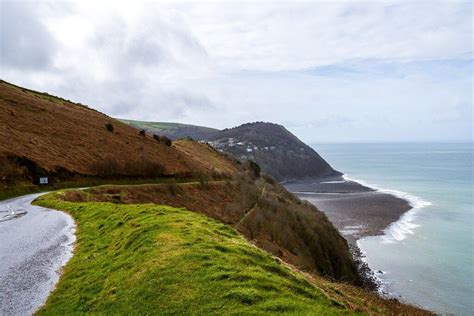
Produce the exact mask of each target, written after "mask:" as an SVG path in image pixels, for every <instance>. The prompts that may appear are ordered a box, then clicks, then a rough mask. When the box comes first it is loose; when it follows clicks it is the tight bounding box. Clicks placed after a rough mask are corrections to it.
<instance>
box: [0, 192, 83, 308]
mask: <svg viewBox="0 0 474 316" xmlns="http://www.w3.org/2000/svg"><path fill="white" fill-rule="evenodd" d="M41 194H42V193H40V194H30V195H25V196H22V197H18V198H14V199H10V200H6V201H2V202H0V315H2V316H6V315H31V314H33V313H34V311H35V310H37V309H38V308H39V307H40V306H41V305H42V304H43V303H44V302H45V301H46V298H47V297H48V295H49V293H50V292H51V291H52V290H53V288H54V286H55V284H56V283H57V281H58V280H59V275H60V274H59V273H60V269H61V267H63V266H64V265H65V264H66V262H67V261H68V260H69V259H70V258H71V257H72V250H73V243H74V241H75V235H74V231H75V224H74V221H73V219H72V218H71V217H70V216H69V215H67V214H65V213H63V212H59V211H55V210H50V209H47V208H43V207H39V206H33V205H31V202H32V201H33V200H34V199H35V198H36V197H38V196H40V195H41Z"/></svg>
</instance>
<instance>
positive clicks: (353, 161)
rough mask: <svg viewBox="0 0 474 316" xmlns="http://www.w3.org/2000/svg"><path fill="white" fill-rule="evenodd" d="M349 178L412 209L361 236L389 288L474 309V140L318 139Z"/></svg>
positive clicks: (433, 305) (405, 297)
mask: <svg viewBox="0 0 474 316" xmlns="http://www.w3.org/2000/svg"><path fill="white" fill-rule="evenodd" d="M312 147H313V148H314V149H315V150H316V151H317V152H318V153H319V154H320V155H321V156H322V157H323V158H324V159H326V161H328V162H329V163H330V164H331V166H333V167H334V168H335V169H337V170H339V171H341V172H343V173H344V174H345V177H346V179H350V180H354V181H357V182H359V183H361V184H363V185H367V186H369V187H372V188H374V189H378V190H380V191H384V192H386V193H391V194H393V195H396V196H398V197H401V198H404V199H406V200H408V201H409V202H410V204H411V205H412V207H413V208H412V209H411V210H409V211H408V212H406V213H405V214H404V215H402V217H401V218H400V219H399V220H398V221H397V222H395V223H393V224H392V225H390V226H389V227H387V228H386V229H385V232H384V235H382V236H370V237H366V238H363V239H360V240H359V241H358V245H359V247H360V249H361V250H362V252H363V254H364V255H365V258H364V260H366V262H367V263H368V265H369V266H370V267H371V268H372V270H373V271H375V272H376V275H377V277H378V278H379V280H380V281H381V283H382V286H381V289H380V291H381V293H385V295H387V296H389V297H393V298H397V299H399V300H401V301H403V302H406V303H410V304H413V305H416V306H419V307H422V308H425V309H428V310H430V311H434V312H436V313H439V314H443V315H450V314H455V315H474V304H473V302H474V282H473V278H474V277H473V276H474V264H473V263H474V262H473V261H474V252H473V251H474V250H473V240H474V233H473V225H474V216H473V144H472V143H456V144H454V143H406V144H402V143H392V144H315V145H313V146H312Z"/></svg>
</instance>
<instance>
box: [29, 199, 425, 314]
mask: <svg viewBox="0 0 474 316" xmlns="http://www.w3.org/2000/svg"><path fill="white" fill-rule="evenodd" d="M76 193H77V192H76ZM69 194H74V192H69ZM61 195H62V193H53V194H50V195H47V196H43V197H41V198H40V199H39V200H38V201H37V202H36V203H37V204H39V205H42V206H45V207H50V208H56V209H60V210H65V211H67V212H68V213H69V214H71V215H72V216H73V217H74V218H75V220H76V222H77V223H78V232H77V235H78V236H77V244H76V248H75V255H74V257H73V258H72V259H71V261H70V262H69V263H68V264H67V265H66V267H65V269H64V274H63V277H62V278H61V280H60V282H59V284H58V285H57V287H56V290H55V291H54V292H53V294H52V295H51V296H50V297H49V299H48V301H47V303H46V305H45V306H44V307H43V308H42V309H41V310H40V311H39V312H38V314H39V315H70V314H122V315H123V314H133V315H145V314H166V315H169V314H173V315H174V314H195V315H207V314H219V315H223V314H224V315H228V314H269V313H285V314H295V315H302V314H304V315H323V314H324V315H337V314H349V313H350V314H365V313H368V314H389V313H392V312H395V311H397V312H403V313H405V314H413V315H415V314H419V315H422V314H423V312H422V311H419V310H417V309H415V308H411V307H407V306H403V305H401V304H397V303H390V302H388V301H384V300H382V299H380V298H376V297H375V296H374V295H371V294H365V295H361V293H360V292H355V293H358V295H354V292H351V290H350V288H347V287H348V286H347V285H346V286H344V285H341V286H342V287H345V288H346V289H347V292H348V293H350V294H349V295H346V294H344V293H343V292H341V290H340V289H341V288H342V287H339V285H337V284H334V283H331V285H330V286H329V284H328V282H327V283H326V281H318V280H315V279H307V278H305V277H303V276H302V275H301V274H299V273H296V272H294V271H292V270H290V269H289V268H288V267H286V266H285V265H283V264H282V263H280V261H278V260H276V259H274V258H272V257H271V256H270V255H268V254H267V253H265V252H263V251H261V250H259V249H257V248H256V247H254V246H252V245H251V244H249V243H248V242H247V241H246V240H245V239H243V238H242V237H239V234H237V233H236V231H235V230H233V229H231V228H229V227H228V226H226V225H223V224H220V223H218V222H216V221H214V220H212V219H209V218H208V217H206V216H203V215H200V214H197V213H194V212H190V211H187V210H185V209H180V208H173V207H169V206H159V205H155V204H142V205H137V204H135V205H120V204H113V203H104V202H102V203H98V202H89V203H87V202H82V203H78V202H65V201H62V200H61V199H58V198H61ZM318 282H319V285H318ZM356 291H357V290H356ZM365 300H371V304H370V306H367V305H366V304H364V302H365Z"/></svg>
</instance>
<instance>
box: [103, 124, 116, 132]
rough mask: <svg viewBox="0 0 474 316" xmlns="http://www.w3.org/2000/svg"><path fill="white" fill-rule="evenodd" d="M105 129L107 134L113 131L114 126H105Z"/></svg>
mask: <svg viewBox="0 0 474 316" xmlns="http://www.w3.org/2000/svg"><path fill="white" fill-rule="evenodd" d="M105 128H106V129H107V130H108V131H109V132H113V131H114V126H113V125H112V124H111V123H107V124H105Z"/></svg>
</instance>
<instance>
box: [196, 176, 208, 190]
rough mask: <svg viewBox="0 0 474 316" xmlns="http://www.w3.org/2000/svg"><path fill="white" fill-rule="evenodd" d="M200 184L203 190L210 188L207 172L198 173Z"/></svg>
mask: <svg viewBox="0 0 474 316" xmlns="http://www.w3.org/2000/svg"><path fill="white" fill-rule="evenodd" d="M198 181H199V186H200V188H201V190H207V189H209V177H208V176H207V175H206V174H203V173H202V174H199V175H198Z"/></svg>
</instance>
